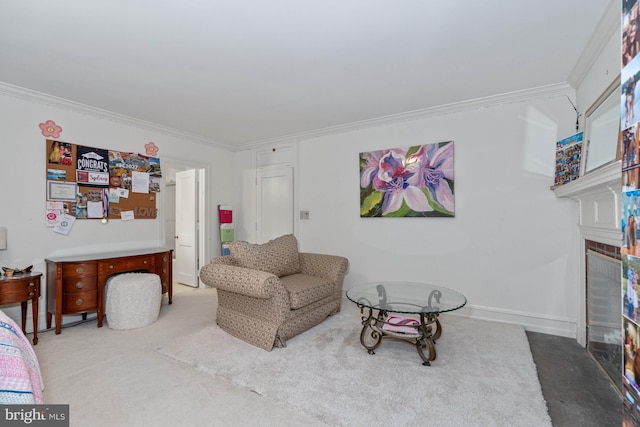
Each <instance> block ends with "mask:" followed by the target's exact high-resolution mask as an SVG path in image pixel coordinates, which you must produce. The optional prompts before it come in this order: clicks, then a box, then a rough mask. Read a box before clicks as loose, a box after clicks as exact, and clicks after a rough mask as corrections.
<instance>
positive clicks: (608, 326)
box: [585, 240, 622, 392]
mask: <svg viewBox="0 0 640 427" xmlns="http://www.w3.org/2000/svg"><path fill="white" fill-rule="evenodd" d="M585 248H586V254H585V257H586V259H585V265H586V271H585V275H586V325H587V328H586V329H587V334H586V335H587V336H586V340H587V346H586V347H587V351H589V353H590V354H591V356H592V357H593V359H594V360H595V361H596V362H597V363H598V364H599V365H600V367H601V368H602V369H603V370H604V371H605V372H606V373H607V374H608V375H609V377H610V378H611V380H612V382H613V383H614V384H616V386H617V387H618V388H619V389H620V392H622V385H621V383H620V373H621V372H622V325H621V319H622V303H621V301H622V291H621V286H620V274H621V269H622V258H621V255H620V247H619V246H613V245H607V244H603V243H598V242H594V241H592V240H586V241H585Z"/></svg>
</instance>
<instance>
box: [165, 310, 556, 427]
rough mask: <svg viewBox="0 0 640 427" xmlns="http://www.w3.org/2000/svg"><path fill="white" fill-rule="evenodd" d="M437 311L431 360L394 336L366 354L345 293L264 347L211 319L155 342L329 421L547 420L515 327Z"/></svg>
mask: <svg viewBox="0 0 640 427" xmlns="http://www.w3.org/2000/svg"><path fill="white" fill-rule="evenodd" d="M440 319H441V322H442V325H443V335H442V336H441V337H440V339H439V340H438V342H437V344H436V349H437V359H436V360H435V361H433V362H432V363H431V366H423V365H422V360H421V359H420V358H419V356H418V354H417V352H416V350H415V348H414V347H412V346H410V345H408V344H405V343H401V342H395V341H385V342H383V343H382V345H381V346H380V347H379V348H378V349H377V350H376V354H375V355H369V354H368V353H367V351H366V350H365V349H364V348H363V347H362V346H361V344H360V338H359V336H360V330H361V328H362V326H361V324H360V313H359V311H358V310H357V308H356V307H355V305H353V304H351V303H349V302H346V303H343V307H342V312H341V313H339V314H338V315H336V316H333V317H331V318H329V319H327V320H326V321H324V322H323V323H322V324H320V325H318V326H316V327H315V328H312V329H311V330H309V331H307V332H305V333H303V334H301V335H298V336H297V337H294V338H292V339H290V340H289V341H288V342H287V348H284V349H281V348H276V349H274V350H273V351H271V352H266V351H264V350H261V349H258V348H256V347H253V346H251V345H249V344H246V343H245V342H243V341H241V340H239V339H236V338H234V337H232V336H230V335H228V334H227V333H225V332H224V331H222V330H221V329H220V328H219V327H218V326H217V325H212V326H208V327H206V328H204V329H201V330H198V331H196V332H194V333H192V334H190V335H188V336H185V337H181V338H179V339H177V340H176V341H175V342H174V343H172V344H171V345H168V346H165V347H162V348H158V349H157V351H158V352H160V353H161V354H164V355H166V356H168V357H170V358H173V359H175V360H178V361H181V362H183V363H185V364H187V365H189V366H192V367H194V368H196V369H198V370H200V371H202V372H205V373H207V374H209V375H213V376H217V377H219V378H224V379H226V380H228V381H230V382H233V383H235V384H237V385H240V386H242V387H246V388H247V389H250V390H252V391H254V392H255V393H258V394H260V395H262V396H263V397H264V398H267V399H271V400H273V401H275V402H278V403H279V404H280V405H284V406H287V407H289V408H292V409H295V410H299V411H301V412H304V413H306V414H308V415H310V416H311V417H313V418H316V419H318V420H319V421H322V422H324V423H326V424H328V425H332V426H370V425H403V426H418V425H421V426H427V425H428V426H456V427H457V426H462V425H464V426H483V427H487V426H510V427H513V426H532V427H542V426H551V419H550V417H549V415H548V413H547V407H546V404H545V402H544V399H543V396H542V391H541V388H540V383H539V381H538V377H537V374H536V368H535V365H534V363H533V359H532V356H531V352H530V350H529V344H528V341H527V338H526V334H525V332H524V329H523V328H522V327H520V326H514V325H506V324H500V323H492V322H483V321H478V320H471V319H466V318H462V317H458V316H453V315H448V316H447V315H443V316H441V318H440ZM248 410H250V409H248Z"/></svg>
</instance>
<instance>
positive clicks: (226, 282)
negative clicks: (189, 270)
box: [200, 257, 283, 299]
mask: <svg viewBox="0 0 640 427" xmlns="http://www.w3.org/2000/svg"><path fill="white" fill-rule="evenodd" d="M220 258H228V257H220ZM216 261H217V259H214V260H213V261H211V262H210V263H209V264H207V265H205V266H204V267H202V269H201V270H200V280H202V282H203V283H205V284H206V285H209V286H211V287H214V288H217V289H220V290H224V291H228V292H234V293H238V294H242V295H246V296H250V297H253V298H261V299H268V298H271V297H272V296H273V295H274V294H275V291H276V288H277V287H279V286H283V285H282V282H280V279H279V278H278V277H277V276H275V275H273V274H271V273H267V272H266V271H259V270H253V269H250V268H244V267H238V266H235V265H231V263H229V262H216Z"/></svg>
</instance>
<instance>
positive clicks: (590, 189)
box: [553, 160, 622, 200]
mask: <svg viewBox="0 0 640 427" xmlns="http://www.w3.org/2000/svg"><path fill="white" fill-rule="evenodd" d="M621 177H622V161H621V160H618V161H615V162H612V163H609V164H606V165H604V166H602V167H600V168H598V169H596V170H594V171H592V172H589V173H588V174H585V175H583V176H581V177H579V178H577V179H576V180H574V181H571V182H569V183H567V184H564V185H561V186H559V187H556V188H554V189H553V191H554V192H555V193H556V197H567V198H570V199H574V200H580V199H582V198H584V197H587V198H589V197H591V196H592V195H593V194H594V193H599V192H602V191H603V190H604V191H612V192H614V193H616V194H620V193H621V192H622V178H621Z"/></svg>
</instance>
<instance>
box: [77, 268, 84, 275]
mask: <svg viewBox="0 0 640 427" xmlns="http://www.w3.org/2000/svg"><path fill="white" fill-rule="evenodd" d="M76 273H78V274H82V273H84V268H82V267H78V268H76Z"/></svg>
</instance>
